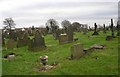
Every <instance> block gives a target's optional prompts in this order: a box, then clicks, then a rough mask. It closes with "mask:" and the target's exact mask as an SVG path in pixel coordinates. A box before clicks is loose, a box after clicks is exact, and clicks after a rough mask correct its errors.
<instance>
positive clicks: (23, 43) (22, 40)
mask: <svg viewBox="0 0 120 77" xmlns="http://www.w3.org/2000/svg"><path fill="white" fill-rule="evenodd" d="M28 36H29V34H28V32H27V31H25V32H24V33H23V35H22V37H21V38H19V39H18V41H17V47H23V46H27V45H28V40H29V38H28Z"/></svg>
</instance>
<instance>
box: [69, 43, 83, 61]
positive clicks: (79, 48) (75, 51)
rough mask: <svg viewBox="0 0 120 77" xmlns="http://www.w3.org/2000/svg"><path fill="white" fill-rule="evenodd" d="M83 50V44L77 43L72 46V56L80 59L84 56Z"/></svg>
mask: <svg viewBox="0 0 120 77" xmlns="http://www.w3.org/2000/svg"><path fill="white" fill-rule="evenodd" d="M84 54H85V53H84V52H83V44H75V45H73V46H72V47H71V58H72V59H79V58H81V57H82V56H84Z"/></svg>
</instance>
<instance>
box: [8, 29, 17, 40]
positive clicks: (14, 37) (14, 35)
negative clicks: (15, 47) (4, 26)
mask: <svg viewBox="0 0 120 77" xmlns="http://www.w3.org/2000/svg"><path fill="white" fill-rule="evenodd" d="M10 39H13V40H14V41H17V33H16V31H15V30H11V31H10Z"/></svg>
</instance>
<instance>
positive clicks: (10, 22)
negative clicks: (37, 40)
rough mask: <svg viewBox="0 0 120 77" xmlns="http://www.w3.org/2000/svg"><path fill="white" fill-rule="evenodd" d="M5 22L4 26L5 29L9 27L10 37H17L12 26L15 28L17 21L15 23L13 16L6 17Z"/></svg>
mask: <svg viewBox="0 0 120 77" xmlns="http://www.w3.org/2000/svg"><path fill="white" fill-rule="evenodd" d="M3 24H4V25H6V26H5V27H4V29H8V31H9V37H10V38H14V37H15V34H16V33H14V31H12V28H15V25H16V24H15V23H14V20H13V19H12V18H6V19H5V20H4V21H3Z"/></svg>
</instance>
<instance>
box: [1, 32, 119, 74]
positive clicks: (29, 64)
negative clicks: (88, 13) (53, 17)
mask: <svg viewBox="0 0 120 77" xmlns="http://www.w3.org/2000/svg"><path fill="white" fill-rule="evenodd" d="M91 34H92V32H89V33H88V34H87V35H83V34H82V33H75V35H74V37H78V41H76V42H73V43H69V44H64V45H59V42H58V40H54V39H53V37H52V35H47V36H45V43H46V46H47V49H45V50H43V51H40V52H31V51H28V50H27V47H21V48H17V49H16V50H3V51H2V53H3V55H4V54H7V53H9V52H15V53H16V54H18V56H16V57H15V60H14V61H7V60H2V61H3V64H2V68H3V71H2V72H3V75H76V74H77V75H116V74H118V38H114V39H113V40H112V41H106V40H105V37H106V35H105V34H103V33H102V32H100V35H99V36H93V37H90V38H88V35H91ZM107 35H110V33H108V34H107ZM76 43H81V44H84V48H89V47H90V46H91V45H93V44H104V45H106V48H105V49H103V50H96V51H94V52H92V53H91V54H90V55H86V56H84V57H82V58H80V59H79V60H68V59H66V57H69V56H70V47H71V46H72V45H73V44H76ZM3 48H4V47H3ZM42 55H48V56H49V58H48V59H49V61H48V64H50V63H53V62H58V66H56V67H55V68H54V69H51V70H49V71H47V72H38V71H35V68H37V67H38V66H39V61H38V60H39V56H42ZM95 56H98V59H97V60H96V59H94V57H95Z"/></svg>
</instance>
